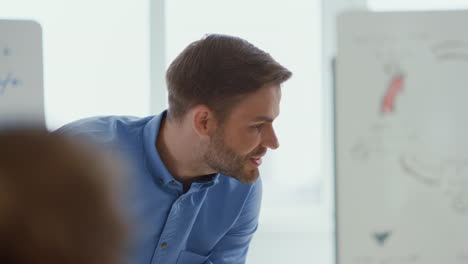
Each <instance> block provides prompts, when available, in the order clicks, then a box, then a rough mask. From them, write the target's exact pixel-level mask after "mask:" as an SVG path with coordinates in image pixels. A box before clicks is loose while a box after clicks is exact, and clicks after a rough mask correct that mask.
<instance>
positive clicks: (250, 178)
mask: <svg viewBox="0 0 468 264" xmlns="http://www.w3.org/2000/svg"><path fill="white" fill-rule="evenodd" d="M259 176H260V173H259V171H258V169H255V170H250V171H248V172H244V173H243V174H241V175H238V176H237V177H234V178H235V179H236V180H238V181H240V182H242V183H245V184H252V183H254V182H256V181H257V180H258V177H259Z"/></svg>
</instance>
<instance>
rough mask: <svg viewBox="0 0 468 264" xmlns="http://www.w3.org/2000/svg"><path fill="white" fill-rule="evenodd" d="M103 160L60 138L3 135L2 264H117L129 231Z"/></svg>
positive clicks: (36, 133)
mask: <svg viewBox="0 0 468 264" xmlns="http://www.w3.org/2000/svg"><path fill="white" fill-rule="evenodd" d="M101 158H102V157H101V156H98V155H96V153H95V151H94V150H90V149H88V148H85V147H84V146H83V145H82V144H81V143H80V145H78V143H75V142H72V141H71V140H70V139H68V138H66V137H65V136H63V135H60V134H55V133H50V132H47V131H44V130H40V129H20V130H16V129H15V130H8V131H2V132H0V263H2V264H32V263H48V264H58V263H60V264H82V263H87V264H111V263H112V264H114V263H119V260H121V258H120V254H121V253H122V252H121V251H122V250H123V249H124V248H125V247H126V245H125V242H124V241H125V240H126V239H125V238H126V230H127V228H126V225H125V224H124V222H125V221H124V220H123V218H121V217H122V215H121V211H120V209H119V210H117V204H116V203H117V201H116V199H115V197H114V194H116V193H115V192H114V191H115V190H111V186H109V183H110V181H108V180H110V178H109V177H111V176H116V175H106V174H107V173H110V171H108V170H107V167H105V166H104V165H103V164H101V162H102V161H103V159H101ZM107 165H109V164H107Z"/></svg>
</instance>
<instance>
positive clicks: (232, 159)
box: [204, 85, 281, 183]
mask: <svg viewBox="0 0 468 264" xmlns="http://www.w3.org/2000/svg"><path fill="white" fill-rule="evenodd" d="M280 99H281V89H280V87H279V86H278V85H270V86H265V87H263V88H262V89H260V90H258V91H257V92H255V93H253V94H250V95H248V96H246V97H245V98H244V99H243V100H242V101H241V102H240V103H239V104H237V105H236V106H235V107H234V108H233V109H232V111H231V113H230V114H229V116H228V117H227V118H226V120H225V121H224V123H223V125H222V126H218V127H217V129H216V132H215V133H214V134H213V135H212V136H211V138H210V141H209V145H208V149H207V151H206V152H205V154H204V161H205V162H206V164H207V165H208V166H209V167H210V168H211V169H213V170H215V171H217V172H220V173H222V174H225V175H228V176H231V177H233V178H235V179H237V180H239V181H241V182H243V183H253V182H255V181H256V180H257V178H258V176H259V171H258V167H259V166H260V165H261V163H262V157H263V156H264V155H265V153H266V152H267V149H268V148H270V149H276V148H278V147H279V144H278V139H277V138H276V134H275V131H274V129H273V124H272V123H273V120H274V119H275V118H276V117H277V116H278V115H279V104H280Z"/></svg>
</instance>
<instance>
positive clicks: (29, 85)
mask: <svg viewBox="0 0 468 264" xmlns="http://www.w3.org/2000/svg"><path fill="white" fill-rule="evenodd" d="M43 83H44V81H43V64H42V30H41V27H40V25H39V24H38V23H36V22H34V21H14V20H0V122H1V124H5V123H8V124H9V123H17V122H20V123H24V122H35V123H38V124H42V125H44V124H45V118H44V85H43Z"/></svg>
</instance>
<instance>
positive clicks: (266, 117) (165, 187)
mask: <svg viewBox="0 0 468 264" xmlns="http://www.w3.org/2000/svg"><path fill="white" fill-rule="evenodd" d="M290 76H291V72H290V71H289V70H287V69H286V68H285V67H283V66H282V65H280V64H279V63H278V62H276V61H275V60H274V59H273V58H272V57H271V56H270V54H268V53H266V52H265V51H263V50H261V49H259V48H257V47H256V46H254V45H252V44H251V43H249V42H247V41H246V40H244V39H241V38H238V37H234V36H228V35H220V34H211V35H207V36H205V37H203V38H202V39H200V40H197V41H195V42H193V43H191V44H189V45H188V46H187V47H186V48H185V49H184V50H183V51H182V53H181V54H179V55H178V56H177V58H176V59H175V60H174V61H173V62H172V63H171V65H170V66H169V68H168V70H167V73H166V80H167V90H168V95H169V109H167V111H163V112H162V113H161V114H159V115H156V116H149V117H143V118H139V117H128V116H99V117H91V118H86V119H82V120H79V121H76V122H73V123H71V124H68V125H65V126H64V127H62V128H61V129H60V130H59V131H60V132H61V133H66V134H70V135H73V137H88V138H91V139H92V140H94V141H96V142H100V143H102V144H106V145H111V146H112V147H114V150H115V151H117V152H118V153H119V154H123V155H124V156H126V157H127V158H128V159H129V162H130V164H131V165H130V168H131V171H130V174H131V175H130V180H131V182H132V185H133V186H132V188H135V189H134V193H135V195H133V196H132V197H131V199H129V200H128V201H129V203H128V208H130V209H131V211H132V215H133V216H134V217H135V218H134V221H135V223H137V226H138V228H139V230H138V231H136V234H137V236H136V237H137V239H136V240H135V243H134V251H133V257H131V259H133V261H132V262H131V263H133V264H150V263H151V264H176V263H177V264H202V263H203V264H210V263H214V264H222V263H229V264H233V263H244V262H245V260H246V256H247V251H248V248H249V244H250V241H251V239H252V237H253V235H254V233H255V231H256V230H257V225H258V216H259V212H260V203H261V196H262V185H261V181H260V180H258V179H259V170H258V167H259V166H260V165H261V163H262V158H263V156H264V155H265V154H266V152H267V150H268V149H276V148H278V146H279V143H278V139H277V137H276V134H275V131H274V129H273V121H274V120H275V119H276V117H277V116H278V115H279V104H280V99H281V84H282V83H283V82H285V81H286V80H288V79H289V78H290ZM161 88H162V87H161Z"/></svg>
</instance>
